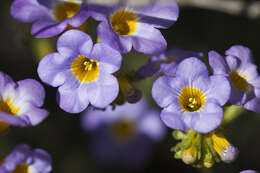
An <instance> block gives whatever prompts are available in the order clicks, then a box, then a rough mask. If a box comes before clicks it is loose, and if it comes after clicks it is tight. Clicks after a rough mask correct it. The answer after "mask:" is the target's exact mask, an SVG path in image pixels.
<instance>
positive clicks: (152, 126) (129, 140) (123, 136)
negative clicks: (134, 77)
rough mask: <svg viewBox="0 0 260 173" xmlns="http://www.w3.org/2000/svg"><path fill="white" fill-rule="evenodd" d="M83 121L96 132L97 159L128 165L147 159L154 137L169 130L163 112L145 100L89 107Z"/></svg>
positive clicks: (94, 151) (93, 144) (89, 128)
mask: <svg viewBox="0 0 260 173" xmlns="http://www.w3.org/2000/svg"><path fill="white" fill-rule="evenodd" d="M82 125H83V127H84V129H85V130H86V131H88V132H90V133H91V134H92V141H91V151H92V152H93V154H94V155H95V156H96V157H97V159H99V160H101V161H104V162H120V163H122V164H125V165H128V166H129V165H131V166H137V165H139V164H142V163H144V162H145V161H147V159H148V158H149V156H150V154H151V152H152V151H151V147H152V145H151V144H152V141H159V140H161V139H162V138H163V136H164V134H165V127H164V125H163V123H162V122H161V121H160V118H159V113H158V112H156V111H154V110H151V109H149V108H148V106H147V105H146V102H145V101H144V100H141V101H140V102H138V103H135V104H129V103H126V104H124V105H122V106H117V107H116V109H115V110H112V107H108V108H107V109H106V110H105V111H101V110H91V109H89V110H88V111H87V112H85V113H84V116H83V119H82Z"/></svg>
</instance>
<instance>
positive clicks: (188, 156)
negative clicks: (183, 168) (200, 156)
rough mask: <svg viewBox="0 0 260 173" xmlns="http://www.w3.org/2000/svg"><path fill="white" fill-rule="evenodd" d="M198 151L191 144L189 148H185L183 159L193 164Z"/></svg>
mask: <svg viewBox="0 0 260 173" xmlns="http://www.w3.org/2000/svg"><path fill="white" fill-rule="evenodd" d="M196 156H197V152H196V150H195V149H194V147H193V146H192V145H191V146H190V147H189V148H188V149H186V150H184V152H183V155H182V158H181V159H182V161H183V162H184V163H186V164H192V163H194V162H195V161H196Z"/></svg>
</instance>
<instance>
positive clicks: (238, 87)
mask: <svg viewBox="0 0 260 173" xmlns="http://www.w3.org/2000/svg"><path fill="white" fill-rule="evenodd" d="M209 63H210V66H211V68H212V69H213V73H214V74H217V75H224V76H226V77H227V78H228V79H229V81H230V83H231V96H230V99H229V101H230V102H231V103H232V104H234V105H238V106H240V105H242V106H244V107H245V108H246V109H248V110H251V111H255V112H258V113H259V112H260V107H259V104H260V76H259V75H258V72H257V66H256V65H255V64H254V63H253V60H252V55H251V51H250V50H249V49H248V48H247V47H244V46H232V47H231V48H230V49H228V50H227V51H226V57H225V58H223V57H222V56H221V55H220V54H218V53H217V52H215V51H210V52H209Z"/></svg>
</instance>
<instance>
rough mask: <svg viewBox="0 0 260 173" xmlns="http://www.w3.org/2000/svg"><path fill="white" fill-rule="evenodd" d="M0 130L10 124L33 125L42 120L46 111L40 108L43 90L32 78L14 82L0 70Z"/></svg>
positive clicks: (42, 100) (3, 129)
mask: <svg viewBox="0 0 260 173" xmlns="http://www.w3.org/2000/svg"><path fill="white" fill-rule="evenodd" d="M0 96H1V97H0V98H1V99H0V132H3V131H5V130H6V129H7V128H8V127H9V126H10V125H12V126H20V127H25V126H35V125H37V124H39V123H40V122H42V121H43V119H45V118H46V117H47V115H48V111H46V110H45V109H41V108H40V107H41V106H42V105H43V102H44V97H45V91H44V88H43V87H42V85H41V84H40V83H39V82H37V81H36V80H33V79H25V80H20V81H18V82H17V83H15V82H14V81H13V80H12V79H11V78H10V77H9V76H8V75H6V74H4V73H2V72H0Z"/></svg>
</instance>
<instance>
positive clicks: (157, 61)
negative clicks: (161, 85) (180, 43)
mask: <svg viewBox="0 0 260 173" xmlns="http://www.w3.org/2000/svg"><path fill="white" fill-rule="evenodd" d="M189 57H198V58H200V57H203V53H200V52H195V51H187V50H183V49H180V48H178V47H174V48H171V49H170V50H168V51H166V52H164V53H161V54H159V55H155V56H152V57H151V58H150V59H149V60H148V62H147V63H146V64H145V65H144V66H142V67H141V68H140V69H139V70H138V71H137V75H138V76H139V77H140V78H146V77H152V76H156V75H159V74H163V75H168V76H175V73H176V69H177V66H178V64H179V63H180V62H181V61H182V60H184V59H185V58H189Z"/></svg>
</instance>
